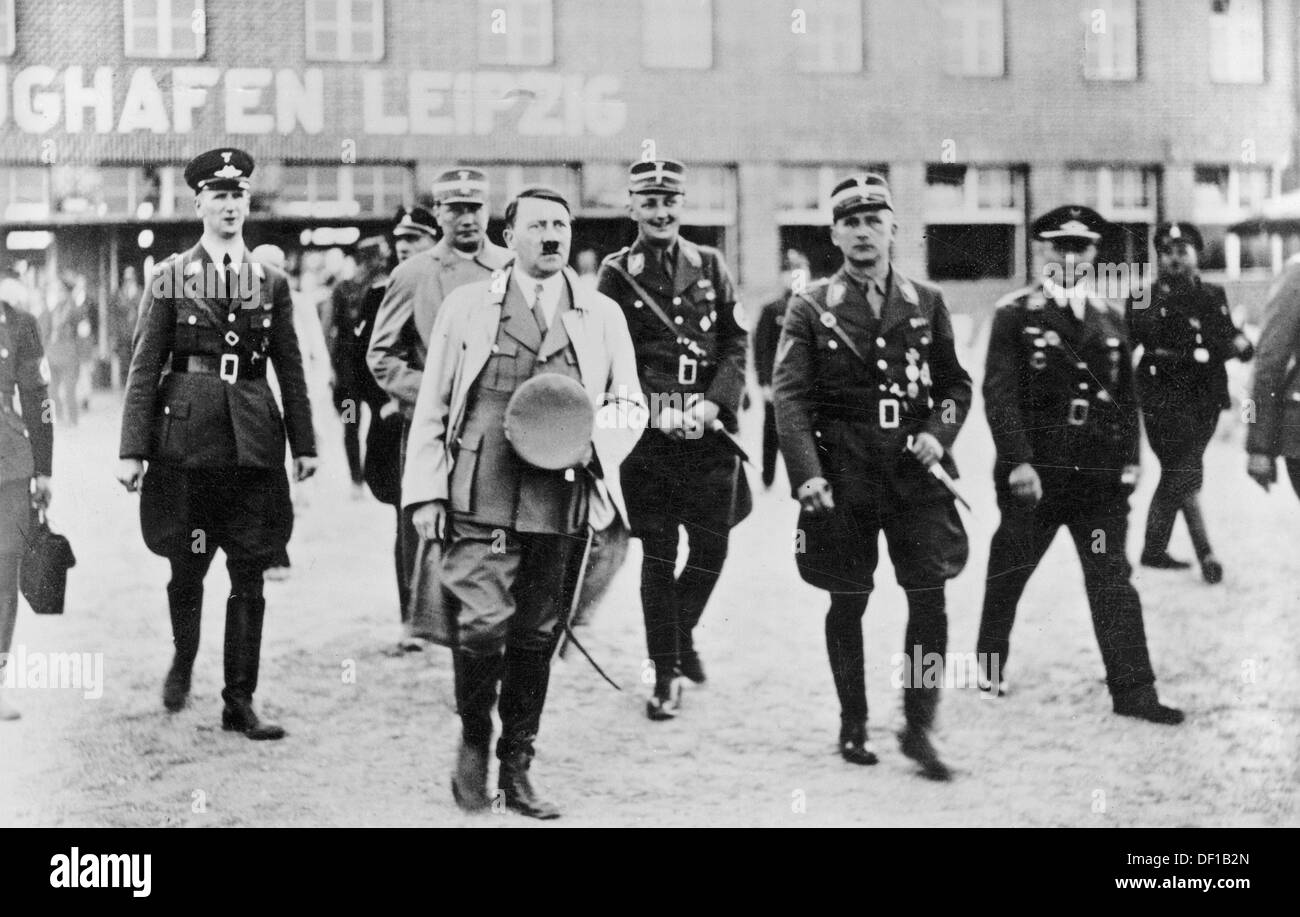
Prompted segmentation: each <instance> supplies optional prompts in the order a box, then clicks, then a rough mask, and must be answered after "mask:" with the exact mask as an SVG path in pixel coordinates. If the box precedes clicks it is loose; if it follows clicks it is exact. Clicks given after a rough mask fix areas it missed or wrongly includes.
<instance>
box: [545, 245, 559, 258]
mask: <svg viewBox="0 0 1300 917" xmlns="http://www.w3.org/2000/svg"><path fill="white" fill-rule="evenodd" d="M559 253H560V243H559V242H543V243H542V254H543V255H558V254H559Z"/></svg>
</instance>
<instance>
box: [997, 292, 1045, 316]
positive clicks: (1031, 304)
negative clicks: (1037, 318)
mask: <svg viewBox="0 0 1300 917" xmlns="http://www.w3.org/2000/svg"><path fill="white" fill-rule="evenodd" d="M1021 304H1023V305H1024V306H1025V308H1027V309H1030V310H1033V311H1037V310H1039V309H1041V308H1043V306H1045V305H1046V304H1047V297H1045V296H1044V295H1043V291H1042V290H1040V289H1039V288H1038V287H1036V286H1028V287H1021V288H1020V289H1018V290H1012V291H1011V292H1010V293H1008V294H1007V295H1006V296H1003V297H1002V298H1001V299H999V300H998V301H997V304H996V305H995V306H994V307H993V308H995V309H1003V308H1006V307H1008V306H1016V305H1021Z"/></svg>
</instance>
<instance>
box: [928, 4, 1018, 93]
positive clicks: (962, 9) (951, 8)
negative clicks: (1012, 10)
mask: <svg viewBox="0 0 1300 917" xmlns="http://www.w3.org/2000/svg"><path fill="white" fill-rule="evenodd" d="M981 5H983V6H987V7H988V8H989V9H996V10H997V18H998V64H999V66H998V70H997V71H996V72H993V71H989V72H984V71H981V70H979V69H974V70H972V69H968V67H967V61H968V58H969V57H970V56H971V55H972V52H973V55H974V57H975V59H976V60H977V61H978V59H979V56H980V55H979V52H980V46H979V37H980V30H979V28H978V24H979V22H980V20H981V18H982V16H983V14H984V13H985V12H986V10H984V9H981V8H980V7H981ZM939 13H940V21H941V26H940V27H941V28H942V29H943V33H942V39H941V41H940V45H941V46H942V47H943V49H944V60H943V63H942V65H941V69H942V70H943V74H944V76H950V77H958V78H962V79H986V80H1000V79H1005V78H1006V76H1007V9H1006V2H1005V0H942V2H941V3H940V9H939ZM954 14H956V15H954ZM954 20H956V21H957V22H959V23H960V26H961V45H962V56H961V63H960V65H959V67H958V68H957V69H951V68H950V67H949V63H948V62H949V61H950V60H951V58H950V56H949V55H948V53H947V50H948V48H947V46H948V29H949V27H950V26H951V24H952V22H953V21H954ZM972 43H973V45H974V47H973V48H972V47H971V45H972Z"/></svg>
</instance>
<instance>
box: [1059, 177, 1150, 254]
mask: <svg viewBox="0 0 1300 917" xmlns="http://www.w3.org/2000/svg"><path fill="white" fill-rule="evenodd" d="M1159 182H1160V172H1159V170H1158V169H1156V168H1154V167H1150V166H1130V165H1113V166H1112V165H1106V166H1091V165H1086V166H1085V165H1080V166H1072V167H1071V168H1070V169H1069V171H1068V172H1067V175H1066V183H1067V187H1069V188H1070V200H1071V202H1073V203H1078V204H1084V205H1086V206H1088V207H1092V208H1093V209H1095V210H1096V211H1097V212H1098V213H1100V214H1101V215H1102V216H1103V217H1105V218H1106V219H1107V220H1108V221H1110V223H1111V224H1112V225H1113V226H1114V227H1115V229H1114V230H1113V231H1110V232H1107V233H1106V237H1105V238H1104V239H1102V241H1101V243H1100V244H1099V246H1098V250H1097V260H1098V261H1099V262H1101V263H1113V264H1120V263H1124V264H1131V265H1139V266H1140V265H1144V264H1146V263H1147V262H1148V261H1149V260H1150V257H1151V231H1152V229H1153V228H1154V226H1155V223H1156V215H1157V214H1156V202H1157V200H1158V199H1159Z"/></svg>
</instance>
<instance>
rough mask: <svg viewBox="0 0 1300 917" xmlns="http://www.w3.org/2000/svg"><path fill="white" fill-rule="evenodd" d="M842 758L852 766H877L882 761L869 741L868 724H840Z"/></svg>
mask: <svg viewBox="0 0 1300 917" xmlns="http://www.w3.org/2000/svg"><path fill="white" fill-rule="evenodd" d="M840 757H842V758H843V759H844V760H845V761H847V762H849V763H850V764H864V765H865V764H875V763H876V762H878V761H879V760H880V759H879V758H877V757H876V753H875V752H874V751H872V749H871V743H870V742H869V741H868V740H867V724H866V723H865V722H859V723H845V722H841V723H840Z"/></svg>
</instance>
